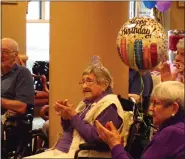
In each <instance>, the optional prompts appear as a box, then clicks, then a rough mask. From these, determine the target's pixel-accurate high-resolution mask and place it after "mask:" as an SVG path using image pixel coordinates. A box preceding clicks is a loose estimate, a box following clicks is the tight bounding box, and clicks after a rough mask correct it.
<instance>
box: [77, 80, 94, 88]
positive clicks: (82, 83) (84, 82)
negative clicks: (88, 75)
mask: <svg viewBox="0 0 185 159" xmlns="http://www.w3.org/2000/svg"><path fill="white" fill-rule="evenodd" d="M94 83H95V81H94V80H90V79H87V80H86V81H85V80H84V81H80V82H79V85H81V86H83V85H84V84H86V85H87V86H91V85H92V84H94Z"/></svg>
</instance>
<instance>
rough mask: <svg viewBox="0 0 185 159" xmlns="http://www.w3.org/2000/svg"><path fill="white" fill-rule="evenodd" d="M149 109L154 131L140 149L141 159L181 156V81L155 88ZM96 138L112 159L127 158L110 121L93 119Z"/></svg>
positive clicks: (184, 155) (184, 147)
mask: <svg viewBox="0 0 185 159" xmlns="http://www.w3.org/2000/svg"><path fill="white" fill-rule="evenodd" d="M149 110H150V111H151V112H152V115H153V123H154V125H155V126H156V127H158V131H157V133H156V134H155V135H154V136H153V138H152V140H151V141H150V142H149V144H148V145H147V146H146V148H145V149H144V151H143V153H142V156H141V158H143V159H168V158H170V159H172V158H173V159H175V158H178V159H182V158H185V142H184V139H185V130H184V124H185V123H184V119H185V118H184V84H182V83H181V82H178V81H167V82H163V83H160V84H159V85H157V86H156V87H155V89H154V90H153V93H152V99H151V105H150V108H149ZM96 126H97V130H98V133H99V137H100V138H101V139H102V140H103V141H105V142H106V143H107V144H108V145H109V147H110V149H111V153H112V158H113V159H131V158H132V157H131V156H130V155H129V154H128V153H127V152H126V151H125V149H124V148H123V147H122V144H121V142H122V140H121V136H120V135H119V133H118V131H117V130H116V128H115V126H114V124H113V123H112V122H108V123H107V124H106V126H105V127H104V126H102V124H101V123H100V122H98V121H96Z"/></svg>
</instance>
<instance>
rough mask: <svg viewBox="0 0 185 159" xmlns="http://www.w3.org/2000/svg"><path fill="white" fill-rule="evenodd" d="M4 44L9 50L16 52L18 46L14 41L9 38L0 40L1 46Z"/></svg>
mask: <svg viewBox="0 0 185 159" xmlns="http://www.w3.org/2000/svg"><path fill="white" fill-rule="evenodd" d="M2 43H3V44H5V45H6V46H7V47H8V48H9V49H10V50H12V51H16V52H18V50H19V46H18V44H17V42H16V41H15V40H14V39H11V38H3V39H2V40H1V44H2Z"/></svg>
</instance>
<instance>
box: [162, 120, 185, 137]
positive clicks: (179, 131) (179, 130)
mask: <svg viewBox="0 0 185 159" xmlns="http://www.w3.org/2000/svg"><path fill="white" fill-rule="evenodd" d="M184 130H185V127H184V123H183V122H178V123H176V124H174V125H170V126H167V127H166V128H164V129H163V130H162V131H161V135H165V136H166V135H167V136H168V135H169V136H172V135H173V136H174V135H178V136H179V137H180V136H183V137H185V133H184Z"/></svg>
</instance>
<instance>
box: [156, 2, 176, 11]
mask: <svg viewBox="0 0 185 159" xmlns="http://www.w3.org/2000/svg"><path fill="white" fill-rule="evenodd" d="M171 3H172V2H171V1H158V2H157V4H156V7H157V9H158V10H159V11H161V12H165V11H167V10H168V8H170V6H171Z"/></svg>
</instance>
